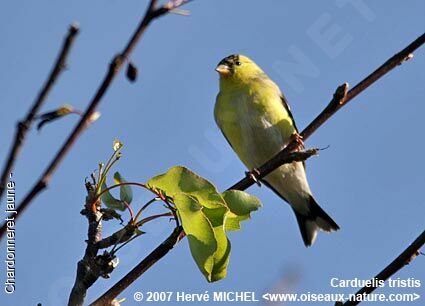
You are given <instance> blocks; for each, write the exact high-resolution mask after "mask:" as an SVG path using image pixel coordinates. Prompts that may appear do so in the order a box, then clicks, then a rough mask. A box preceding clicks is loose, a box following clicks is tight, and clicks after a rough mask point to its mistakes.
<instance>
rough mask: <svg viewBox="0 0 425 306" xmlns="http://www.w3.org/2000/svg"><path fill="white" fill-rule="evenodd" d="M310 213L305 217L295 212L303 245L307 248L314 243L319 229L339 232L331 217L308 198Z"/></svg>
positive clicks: (311, 198)
mask: <svg viewBox="0 0 425 306" xmlns="http://www.w3.org/2000/svg"><path fill="white" fill-rule="evenodd" d="M309 208H310V211H309V213H308V214H307V215H304V214H300V213H299V212H297V211H295V210H294V212H295V216H296V217H297V221H298V226H299V227H300V231H301V236H302V237H303V240H304V244H305V245H306V246H307V247H308V246H311V245H312V244H313V243H314V240H315V239H316V235H317V231H318V230H319V229H321V230H323V231H325V232H332V231H337V230H339V226H338V224H336V223H335V221H334V220H332V218H331V217H329V215H328V214H327V213H326V212H325V211H324V210H323V209H322V208H321V207H320V206H319V204H317V202H316V200H315V199H314V198H313V197H312V196H310V205H309Z"/></svg>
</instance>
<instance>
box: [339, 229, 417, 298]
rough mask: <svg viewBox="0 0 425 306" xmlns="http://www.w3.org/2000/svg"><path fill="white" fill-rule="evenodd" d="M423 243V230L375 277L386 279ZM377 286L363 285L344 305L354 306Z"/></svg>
mask: <svg viewBox="0 0 425 306" xmlns="http://www.w3.org/2000/svg"><path fill="white" fill-rule="evenodd" d="M424 244H425V231H423V232H422V233H421V234H420V235H419V236H418V237H417V238H416V239H415V241H413V242H412V244H410V245H409V246H408V247H407V248H406V249H405V250H404V251H403V252H402V253H401V254H400V255H399V256H398V257H397V258H396V259H394V260H393V261H392V262H391V263H390V264H389V265H388V266H386V267H385V269H384V270H382V271H381V272H379V273H378V274H377V275H376V276H375V279H377V280H383V281H386V280H387V279H389V278H390V277H391V276H392V275H394V274H395V273H397V272H398V271H399V270H400V269H401V268H403V267H404V266H405V265H407V264H409V263H410V262H411V261H412V259H414V258H415V257H416V256H417V255H418V254H419V249H420V248H422V247H423V246H424ZM375 283H376V282H371V284H375ZM376 288H377V287H376V286H365V287H363V288H361V289H360V290H359V291H357V292H356V294H355V297H361V299H360V298H359V300H358V301H357V298H356V301H347V302H345V303H344V304H340V305H344V306H355V305H358V304H360V303H361V302H362V300H363V299H364V298H365V297H366V295H368V294H369V293H371V292H373V291H374V290H375V289H376Z"/></svg>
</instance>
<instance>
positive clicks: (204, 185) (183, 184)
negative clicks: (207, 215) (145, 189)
mask: <svg viewBox="0 0 425 306" xmlns="http://www.w3.org/2000/svg"><path fill="white" fill-rule="evenodd" d="M147 185H148V186H151V187H155V188H158V189H160V190H162V191H164V192H165V193H166V195H167V196H170V197H173V195H175V194H178V193H186V194H188V195H191V196H194V197H195V198H196V199H197V200H198V201H199V203H201V205H202V206H205V207H207V208H218V207H222V206H225V205H226V203H225V202H224V200H223V198H222V196H221V195H220V193H219V192H218V191H217V189H216V188H215V186H214V185H213V184H211V183H210V182H209V181H207V180H206V179H204V178H202V177H200V176H199V175H197V174H196V173H194V172H192V171H190V170H189V169H187V168H185V167H181V166H176V167H173V168H171V169H169V170H168V171H167V173H164V174H161V175H158V176H155V177H153V178H152V179H150V180H149V181H148V182H147Z"/></svg>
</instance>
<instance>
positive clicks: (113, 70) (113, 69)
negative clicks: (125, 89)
mask: <svg viewBox="0 0 425 306" xmlns="http://www.w3.org/2000/svg"><path fill="white" fill-rule="evenodd" d="M187 2H189V1H184V0H183V1H182V0H180V1H178V0H174V1H170V2H168V3H166V4H164V5H163V6H161V7H157V0H151V1H150V4H149V6H148V9H147V10H146V13H145V15H144V17H143V19H142V21H141V22H140V24H139V26H138V27H137V29H136V31H135V32H134V34H133V36H132V37H131V39H130V40H129V42H128V43H127V45H126V46H125V48H124V50H123V51H122V52H121V53H120V54H118V55H116V56H115V57H114V58H113V60H112V62H111V64H110V65H109V70H108V72H107V73H106V75H105V77H104V79H103V81H102V83H101V84H100V86H99V88H98V90H97V91H96V94H95V95H94V97H93V99H92V100H91V102H90V104H89V106H88V107H87V109H86V111H85V112H84V114H83V116H82V118H81V119H80V121H79V122H78V123H77V125H76V126H75V128H74V130H73V131H72V132H71V134H70V135H69V136H68V138H67V139H66V141H65V142H64V144H63V145H62V147H61V148H60V150H59V151H58V152H57V153H56V155H55V157H54V158H53V160H52V161H51V162H50V164H49V166H48V167H47V168H46V170H45V171H44V173H43V174H42V176H41V177H40V179H39V180H38V181H37V183H36V184H35V185H34V186H33V188H32V189H31V190H30V191H29V192H28V193H27V195H26V196H25V197H24V199H23V200H22V201H21V203H20V204H19V205H18V207H17V209H16V214H14V217H15V222H16V220H17V219H18V218H19V217H20V215H21V214H22V212H23V211H24V210H25V209H26V208H27V207H28V206H29V204H30V203H31V202H32V200H34V198H35V197H36V196H37V195H38V194H39V193H40V192H41V191H42V190H44V189H45V188H46V187H47V185H48V183H49V181H50V179H51V177H52V175H53V173H54V172H55V171H56V169H57V168H58V167H59V165H60V164H61V162H62V161H63V159H64V158H65V156H66V155H67V154H68V152H69V151H70V150H71V148H72V146H73V145H74V143H75V142H76V140H77V139H78V138H79V137H80V136H81V134H82V132H83V131H84V129H85V127H86V126H87V123H88V122H90V118H91V116H92V114H93V113H94V112H95V110H96V108H97V106H98V105H99V103H100V102H101V100H102V98H103V97H104V95H105V93H106V92H107V90H108V89H109V87H110V85H111V84H112V81H113V80H114V79H115V77H116V76H117V74H118V72H119V71H120V70H121V68H122V66H123V63H124V62H125V61H126V59H128V58H129V56H130V54H131V52H132V51H133V50H134V48H135V46H136V45H137V43H138V41H139V40H140V38H141V36H142V35H143V33H144V32H145V30H146V29H147V27H148V26H149V24H150V23H151V21H153V20H154V19H156V18H159V17H160V16H163V15H165V14H167V13H168V12H169V11H170V10H172V9H174V8H176V7H178V6H181V5H183V4H184V3H187ZM6 230H7V224H6V223H3V225H2V227H1V229H0V239H1V238H3V237H4V235H5V233H6Z"/></svg>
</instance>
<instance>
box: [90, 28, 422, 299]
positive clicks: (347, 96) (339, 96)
mask: <svg viewBox="0 0 425 306" xmlns="http://www.w3.org/2000/svg"><path fill="white" fill-rule="evenodd" d="M424 43H425V34H422V35H421V36H420V37H419V38H417V39H416V40H415V41H413V42H412V43H411V44H409V45H408V46H407V47H406V48H404V49H403V50H402V51H400V52H399V53H397V54H396V55H394V56H393V57H391V58H390V59H389V60H387V61H386V62H385V63H384V64H383V65H381V66H380V67H379V68H378V69H377V70H375V71H374V72H372V73H371V74H370V75H368V76H367V77H366V78H365V79H364V80H362V81H361V82H360V83H359V84H357V85H356V86H355V87H353V89H351V90H350V91H348V92H347V89H348V84H347V83H344V84H343V85H341V86H339V87H338V88H337V90H336V91H335V94H334V97H333V99H332V100H331V102H330V103H329V105H328V106H327V107H326V108H325V109H324V110H323V111H322V112H321V113H320V114H319V115H318V116H317V117H316V118H315V119H314V120H313V121H312V122H311V123H310V124H309V125H308V126H307V127H306V128H305V129H304V131H303V132H302V133H301V136H302V137H303V138H304V139H307V138H308V137H309V136H310V135H311V134H313V133H314V132H315V131H316V130H317V129H318V128H319V127H320V126H321V125H322V124H323V123H325V122H326V121H327V120H328V119H329V118H330V117H331V116H332V115H334V114H335V113H336V112H337V111H338V110H339V109H340V108H341V107H342V106H344V105H345V104H347V103H348V102H349V101H350V100H351V99H353V98H354V97H356V96H357V95H358V94H360V93H361V92H362V91H364V90H365V89H366V88H368V87H369V86H370V85H372V84H373V83H374V82H376V81H377V80H378V79H380V78H381V77H382V76H383V75H385V74H386V73H388V72H389V71H391V70H392V69H393V68H394V67H396V66H397V65H400V64H402V63H403V62H404V61H406V59H409V58H411V53H412V52H413V51H415V50H416V49H418V48H419V47H420V46H421V45H423V44H424ZM295 148H296V142H295V141H293V142H291V143H289V144H288V146H286V147H285V148H284V149H283V150H282V151H281V152H280V153H278V154H277V155H276V156H274V157H273V158H271V159H270V160H269V161H268V162H266V163H265V164H264V165H263V166H261V167H260V168H258V169H257V170H259V174H258V175H256V176H255V177H256V179H261V178H263V177H264V176H266V175H267V174H269V173H270V172H272V171H273V170H274V169H276V168H278V167H279V166H281V165H282V164H284V163H285V162H288V161H289V156H290V155H291V154H296V153H297V152H293V153H291V152H292V151H293V150H294V149H295ZM254 183H255V181H254V179H253V178H251V177H250V176H246V177H245V178H244V179H242V180H240V181H239V182H238V183H236V184H235V185H233V186H232V187H230V188H229V189H238V190H245V189H247V188H248V187H250V186H251V185H253V184H254ZM182 233H183V228H182V227H176V228H175V229H174V231H173V233H172V234H171V235H170V236H169V237H168V238H167V239H166V240H165V241H164V242H163V243H161V244H160V245H159V246H158V247H156V248H155V249H154V250H153V251H152V252H151V253H150V254H149V255H148V256H147V257H146V258H145V259H143V260H142V261H141V262H140V263H139V264H138V265H137V266H136V267H134V268H133V270H131V271H130V272H129V273H128V274H127V275H125V276H124V277H123V278H122V279H121V280H119V281H118V282H117V283H116V284H115V285H114V286H112V287H111V288H110V289H109V290H108V291H106V292H105V293H104V294H103V295H102V296H101V297H100V298H98V299H97V300H96V301H95V302H94V303H93V304H91V306H101V305H102V306H103V305H109V304H110V302H111V301H112V300H113V299H114V298H116V297H117V296H118V294H120V293H121V292H122V291H124V290H125V289H126V288H127V287H128V286H130V284H131V283H133V282H134V281H135V280H136V279H137V278H139V277H140V276H141V275H142V274H143V273H144V272H146V271H147V270H148V269H149V268H150V267H151V266H152V265H154V264H155V263H156V262H157V261H158V260H160V259H161V258H162V257H163V256H165V255H166V254H167V253H168V252H169V251H170V250H171V249H172V248H173V247H174V245H176V244H177V243H178V242H179V237H180V235H181V234H182Z"/></svg>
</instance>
